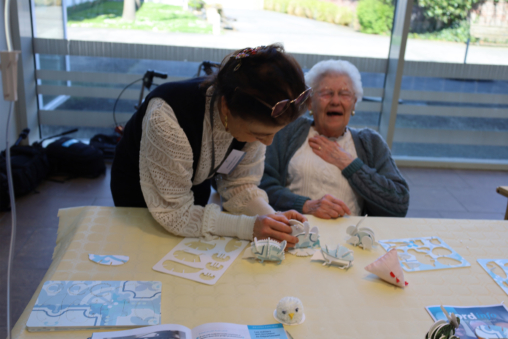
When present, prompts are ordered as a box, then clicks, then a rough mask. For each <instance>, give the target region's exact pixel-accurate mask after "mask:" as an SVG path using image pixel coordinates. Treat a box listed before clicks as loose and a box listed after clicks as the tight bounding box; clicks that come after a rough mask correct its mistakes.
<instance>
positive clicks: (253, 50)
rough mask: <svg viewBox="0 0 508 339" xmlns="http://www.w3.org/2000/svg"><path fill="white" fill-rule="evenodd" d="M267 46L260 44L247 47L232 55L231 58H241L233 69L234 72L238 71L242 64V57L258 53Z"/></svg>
mask: <svg viewBox="0 0 508 339" xmlns="http://www.w3.org/2000/svg"><path fill="white" fill-rule="evenodd" d="M265 48H266V46H258V47H256V48H245V49H244V50H242V51H240V52H238V54H236V55H232V56H231V58H235V59H237V60H240V61H239V62H238V65H236V67H235V69H233V72H235V71H237V70H238V69H239V68H240V66H241V65H242V59H243V58H246V57H249V56H251V55H256V54H257V53H258V52H259V51H261V50H263V49H265Z"/></svg>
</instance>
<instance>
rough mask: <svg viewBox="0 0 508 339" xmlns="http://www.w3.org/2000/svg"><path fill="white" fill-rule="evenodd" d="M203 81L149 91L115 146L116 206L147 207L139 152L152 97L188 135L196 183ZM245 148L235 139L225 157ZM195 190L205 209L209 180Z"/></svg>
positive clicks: (196, 199)
mask: <svg viewBox="0 0 508 339" xmlns="http://www.w3.org/2000/svg"><path fill="white" fill-rule="evenodd" d="M203 80H204V79H203V78H193V79H189V80H185V81H178V82H168V83H165V84H162V85H160V86H158V87H157V88H155V89H154V90H153V91H152V92H150V94H149V95H148V96H147V97H146V98H145V101H144V102H143V104H142V105H141V107H140V108H139V109H138V111H137V112H136V113H135V114H134V115H133V116H132V117H131V119H130V120H129V121H128V122H127V124H126V125H125V129H124V135H123V137H122V139H121V140H120V142H119V143H118V145H117V146H116V151H115V158H114V160H113V166H112V168H111V193H112V194H113V200H114V202H115V206H119V207H120V206H121V207H146V203H145V200H144V198H143V193H142V191H141V185H140V182H139V181H140V178H139V151H140V146H141V145H140V144H141V127H142V122H143V118H144V116H145V113H146V109H147V107H148V103H149V101H150V100H151V99H152V98H161V99H163V100H164V101H165V102H166V103H167V104H168V105H169V106H170V107H171V108H172V109H173V112H174V113H175V116H176V118H177V120H178V124H179V125H180V127H181V128H182V129H183V131H184V132H185V135H186V136H187V140H188V141H189V144H190V146H191V148H192V158H193V164H192V168H193V175H192V180H194V176H195V174H196V170H197V166H198V163H199V156H200V155H201V141H202V138H203V120H204V118H205V108H206V107H205V105H206V88H202V87H200V84H201V83H202V82H203ZM244 145H245V143H243V142H239V141H237V140H236V139H233V142H232V143H231V146H230V148H229V151H228V152H227V154H226V157H227V155H228V154H229V152H230V151H231V150H232V149H237V150H241V149H242V148H243V146H244ZM192 191H193V192H194V203H195V204H196V205H201V206H205V205H206V203H207V202H208V198H209V196H210V180H205V181H204V182H203V183H201V184H199V185H195V186H192Z"/></svg>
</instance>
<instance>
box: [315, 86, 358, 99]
mask: <svg viewBox="0 0 508 339" xmlns="http://www.w3.org/2000/svg"><path fill="white" fill-rule="evenodd" d="M334 94H335V92H334V91H332V90H331V89H328V88H326V89H322V90H320V91H319V92H317V96H318V97H319V98H320V99H323V100H326V101H328V100H331V99H332V98H333V96H334ZM337 95H338V96H339V99H341V100H344V101H349V102H350V101H353V100H354V97H355V94H354V93H353V92H351V91H350V90H348V89H341V90H339V92H338V93H337Z"/></svg>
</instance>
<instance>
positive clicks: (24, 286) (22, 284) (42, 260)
mask: <svg viewBox="0 0 508 339" xmlns="http://www.w3.org/2000/svg"><path fill="white" fill-rule="evenodd" d="M109 169H110V167H108V171H107V173H106V175H104V176H101V177H99V178H97V179H74V180H70V181H68V182H66V183H63V184H60V183H55V182H50V181H46V182H44V183H43V184H41V185H40V186H39V187H38V192H39V193H32V194H30V195H28V196H25V197H22V198H19V199H17V212H18V213H17V215H18V230H17V237H16V251H15V258H14V268H13V277H12V286H13V287H12V295H11V300H12V319H13V324H14V322H15V321H17V319H18V318H19V316H20V315H21V312H22V310H23V309H24V308H25V307H26V305H27V303H28V302H29V300H30V298H31V296H32V294H33V293H34V291H35V289H36V288H37V286H38V284H39V282H40V281H41V279H42V278H43V276H44V274H45V273H46V270H47V269H48V267H49V265H50V264H51V256H52V254H53V248H54V245H55V240H56V231H57V227H58V218H57V212H58V209H60V208H64V207H74V206H84V205H100V206H113V201H112V199H111V194H110V191H109V178H110V172H109ZM401 171H402V173H403V175H404V177H405V178H406V180H407V181H408V183H409V186H410V190H411V203H410V207H409V213H408V217H413V218H453V219H498V220H501V219H503V218H504V212H505V209H506V205H507V199H506V198H505V197H503V196H501V195H499V194H497V193H496V187H498V186H502V185H505V186H506V185H508V172H493V171H466V170H436V169H417V168H401ZM10 225H11V218H10V213H0V338H4V337H5V335H6V313H5V312H6V307H5V305H6V272H7V257H8V252H9V242H10V233H11V230H10ZM507 226H508V224H507Z"/></svg>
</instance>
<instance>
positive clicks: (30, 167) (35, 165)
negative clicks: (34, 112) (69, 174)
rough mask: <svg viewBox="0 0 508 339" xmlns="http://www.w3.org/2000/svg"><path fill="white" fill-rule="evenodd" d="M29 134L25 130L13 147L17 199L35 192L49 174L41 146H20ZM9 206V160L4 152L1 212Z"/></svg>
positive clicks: (0, 173) (0, 177)
mask: <svg viewBox="0 0 508 339" xmlns="http://www.w3.org/2000/svg"><path fill="white" fill-rule="evenodd" d="M29 132H30V130H29V129H25V130H23V132H22V133H21V134H20V137H19V139H18V140H17V141H16V143H15V144H14V146H12V147H11V165H12V181H13V186H14V195H15V196H16V197H20V196H23V195H25V194H28V193H30V192H32V191H34V190H35V189H36V188H37V186H38V185H39V184H40V183H41V181H42V180H44V178H46V177H47V176H48V174H49V162H48V158H47V157H46V154H45V152H44V149H43V148H42V147H41V146H40V144H37V143H36V144H34V145H33V146H19V143H20V142H21V140H23V139H24V138H26V136H27V135H28V133H29ZM9 206H10V201H9V186H8V183H7V159H6V152H5V151H3V152H2V153H1V154H0V211H7V210H9Z"/></svg>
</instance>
